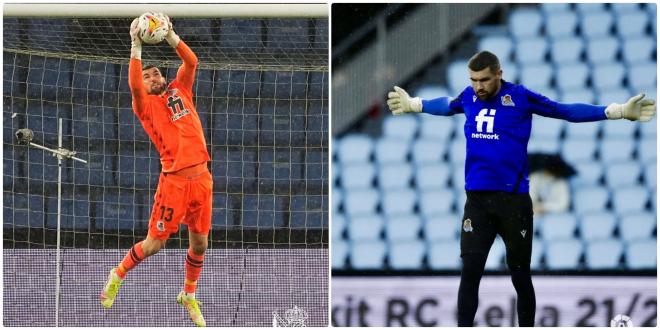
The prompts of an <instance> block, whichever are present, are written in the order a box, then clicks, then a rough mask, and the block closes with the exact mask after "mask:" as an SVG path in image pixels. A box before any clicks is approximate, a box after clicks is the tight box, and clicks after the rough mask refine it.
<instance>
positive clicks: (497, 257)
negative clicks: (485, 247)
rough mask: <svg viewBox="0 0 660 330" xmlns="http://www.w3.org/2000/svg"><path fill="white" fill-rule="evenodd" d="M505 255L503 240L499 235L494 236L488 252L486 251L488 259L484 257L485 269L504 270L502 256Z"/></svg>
mask: <svg viewBox="0 0 660 330" xmlns="http://www.w3.org/2000/svg"><path fill="white" fill-rule="evenodd" d="M505 256H506V247H505V246H504V241H502V238H501V237H500V236H497V237H495V241H494V242H493V245H492V246H491V247H490V252H488V259H486V267H485V269H487V270H504V269H505V267H504V262H505V261H504V260H505V259H504V258H505Z"/></svg>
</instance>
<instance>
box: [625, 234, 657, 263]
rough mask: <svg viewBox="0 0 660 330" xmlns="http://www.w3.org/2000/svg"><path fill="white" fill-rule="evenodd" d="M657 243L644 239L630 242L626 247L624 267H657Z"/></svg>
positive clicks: (653, 240)
mask: <svg viewBox="0 0 660 330" xmlns="http://www.w3.org/2000/svg"><path fill="white" fill-rule="evenodd" d="M657 248H658V246H657V242H656V240H655V239H646V240H640V241H635V242H630V243H628V245H627V246H626V266H627V268H628V269H652V270H655V269H656V267H657V253H658V251H657Z"/></svg>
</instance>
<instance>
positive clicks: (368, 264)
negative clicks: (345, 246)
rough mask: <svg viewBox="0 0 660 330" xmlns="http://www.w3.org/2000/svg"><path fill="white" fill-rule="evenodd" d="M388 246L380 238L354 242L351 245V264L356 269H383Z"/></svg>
mask: <svg viewBox="0 0 660 330" xmlns="http://www.w3.org/2000/svg"><path fill="white" fill-rule="evenodd" d="M386 252H387V247H386V245H385V242H383V241H380V240H369V241H358V242H352V243H351V245H350V259H351V265H352V266H353V268H355V269H381V268H382V267H383V262H384V261H385V254H386Z"/></svg>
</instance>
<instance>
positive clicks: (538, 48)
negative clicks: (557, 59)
mask: <svg viewBox="0 0 660 330" xmlns="http://www.w3.org/2000/svg"><path fill="white" fill-rule="evenodd" d="M547 51H548V43H547V41H546V40H545V38H536V37H534V38H530V39H523V40H519V41H518V43H517V45H516V61H517V62H518V64H523V65H524V64H539V63H543V62H544V60H545V55H546V53H547Z"/></svg>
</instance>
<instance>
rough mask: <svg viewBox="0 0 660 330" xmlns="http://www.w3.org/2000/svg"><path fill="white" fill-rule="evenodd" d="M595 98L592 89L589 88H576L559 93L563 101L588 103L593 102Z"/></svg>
mask: <svg viewBox="0 0 660 330" xmlns="http://www.w3.org/2000/svg"><path fill="white" fill-rule="evenodd" d="M594 100H595V97H594V90H593V89H591V88H584V89H576V90H569V91H564V92H563V93H562V95H561V100H560V101H561V102H563V103H589V104H593V103H594Z"/></svg>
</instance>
